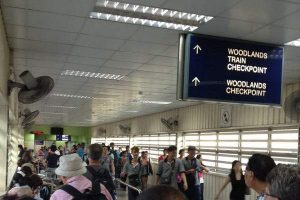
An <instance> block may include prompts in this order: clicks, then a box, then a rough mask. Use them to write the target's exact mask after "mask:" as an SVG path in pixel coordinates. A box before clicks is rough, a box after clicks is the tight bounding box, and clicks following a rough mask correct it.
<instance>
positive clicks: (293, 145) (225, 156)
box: [183, 129, 299, 173]
mask: <svg viewBox="0 0 300 200" xmlns="http://www.w3.org/2000/svg"><path fill="white" fill-rule="evenodd" d="M298 137H299V130H298V129H275V130H267V129H257V130H246V129H245V130H236V131H223V132H198V133H185V134H184V135H183V144H184V147H185V148H187V147H188V146H189V145H193V146H196V147H197V148H198V150H199V152H198V153H200V154H201V155H202V159H203V163H204V164H205V165H207V166H208V167H209V168H210V169H211V170H216V171H219V172H225V173H228V171H229V169H231V163H232V161H234V160H240V161H241V162H242V165H243V169H244V168H245V166H246V164H247V162H248V159H249V157H250V156H251V155H252V154H254V153H263V154H269V155H271V156H272V158H273V159H274V160H275V162H276V163H285V164H288V163H290V164H292V163H294V164H295V163H297V158H298V157H297V156H298Z"/></svg>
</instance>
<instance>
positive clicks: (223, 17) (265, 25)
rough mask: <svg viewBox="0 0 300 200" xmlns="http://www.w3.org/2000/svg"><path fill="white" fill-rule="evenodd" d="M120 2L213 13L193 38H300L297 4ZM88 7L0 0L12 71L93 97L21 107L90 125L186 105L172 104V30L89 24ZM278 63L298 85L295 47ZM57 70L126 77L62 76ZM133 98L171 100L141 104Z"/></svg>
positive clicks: (287, 0) (81, 2) (47, 120)
mask: <svg viewBox="0 0 300 200" xmlns="http://www.w3.org/2000/svg"><path fill="white" fill-rule="evenodd" d="M123 2H128V3H134V4H140V5H149V6H154V7H161V8H167V9H173V10H179V11H184V12H189V13H196V14H204V15H210V16H214V19H213V20H211V21H210V22H209V23H207V24H204V25H202V26H200V27H199V28H198V29H197V30H196V31H195V32H196V33H202V34H208V35H214V36H223V37H231V38H239V39H245V40H250V41H258V42H266V43H275V44H284V43H285V42H288V41H291V40H295V39H298V38H300V20H299V19H300V0H264V1H261V0H251V1H249V0H184V1H183V0H151V1H149V0H124V1H123ZM94 5H95V1H94V0H1V9H2V14H3V19H4V23H5V28H6V33H7V37H8V43H9V47H10V48H11V49H13V62H14V67H15V70H16V74H17V75H19V74H20V73H21V72H22V71H24V70H30V71H31V72H32V74H33V75H34V76H36V77H37V76H41V75H48V76H51V77H52V78H53V79H54V80H55V87H54V89H53V92H52V93H63V94H73V95H79V96H89V97H97V99H78V98H77V99H76V98H66V97H56V96H47V97H46V98H44V99H43V100H41V101H38V102H36V103H34V104H31V105H26V106H25V107H28V108H30V109H31V110H35V109H39V110H40V111H41V114H40V116H39V118H38V119H37V123H38V124H51V125H52V124H55V125H72V126H94V125H97V124H102V123H107V122H112V121H118V120H121V119H126V118H131V117H135V116H141V115H145V114H149V113H154V112H160V111H164V110H169V109H173V108H178V107H183V106H188V105H191V104H192V103H191V102H179V101H177V100H176V78H177V44H178V34H179V31H176V30H167V29H159V28H153V27H145V26H139V25H132V24H123V23H118V22H108V21H102V20H96V19H90V18H89V17H88V16H89V12H91V11H92V9H93V7H94ZM284 62H285V65H284V71H285V73H284V80H285V82H288V83H289V82H299V81H300V48H297V47H286V49H285V61H284ZM64 70H79V71H86V72H100V73H113V74H121V75H124V76H125V78H124V79H122V80H120V81H117V80H103V79H95V78H94V79H93V78H85V77H71V76H61V75H60V74H61V72H62V71H64ZM136 99H146V100H153V101H171V102H173V103H172V104H169V105H154V104H153V105H150V104H140V103H136V102H133V101H134V100H136ZM53 106H54V107H53ZM61 106H64V107H61ZM71 107H72V108H71ZM128 111H138V112H128Z"/></svg>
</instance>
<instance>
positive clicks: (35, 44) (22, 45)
mask: <svg viewBox="0 0 300 200" xmlns="http://www.w3.org/2000/svg"><path fill="white" fill-rule="evenodd" d="M8 43H9V45H10V46H11V47H14V48H18V49H23V50H25V49H28V50H33V51H40V52H50V53H61V54H67V53H69V51H70V49H71V45H65V44H58V43H57V44H56V43H50V42H40V41H34V40H24V39H12V38H9V39H8Z"/></svg>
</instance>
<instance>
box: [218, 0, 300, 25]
mask: <svg viewBox="0 0 300 200" xmlns="http://www.w3.org/2000/svg"><path fill="white" fill-rule="evenodd" d="M221 5H222V4H221ZM299 8H300V5H299V4H295V3H290V2H283V1H278V0H264V1H261V0H251V1H249V0H241V1H240V2H239V3H238V4H236V5H235V6H233V7H232V8H230V9H228V10H226V11H225V12H223V13H222V14H220V15H219V16H223V17H226V18H231V19H239V20H245V21H248V22H257V23H266V24H267V23H271V22H273V21H274V20H278V19H280V18H282V17H284V16H286V15H288V14H291V13H292V12H294V11H296V10H298V9H299Z"/></svg>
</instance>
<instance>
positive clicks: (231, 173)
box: [230, 160, 243, 177]
mask: <svg viewBox="0 0 300 200" xmlns="http://www.w3.org/2000/svg"><path fill="white" fill-rule="evenodd" d="M236 163H241V162H240V161H238V160H234V161H233V162H232V165H231V171H230V175H231V176H234V177H235V172H234V169H233V168H234V166H235V165H236ZM241 174H243V173H242V170H241Z"/></svg>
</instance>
